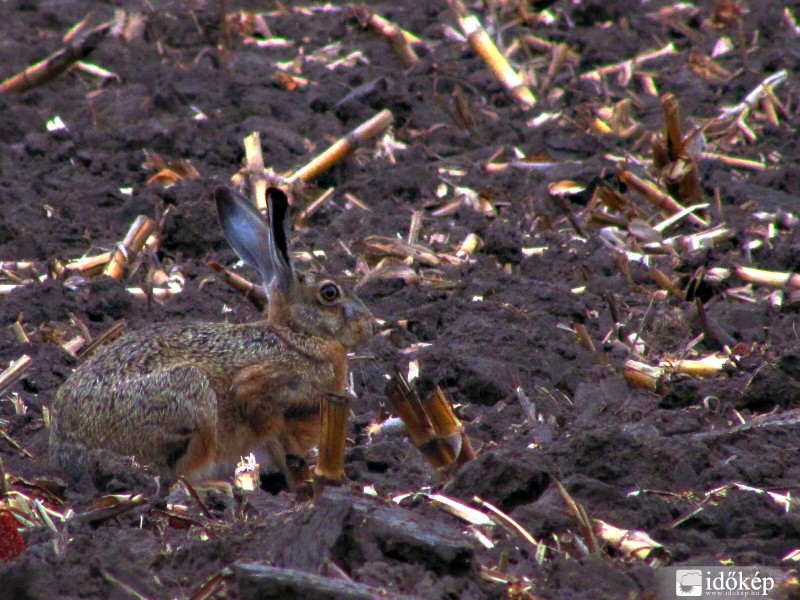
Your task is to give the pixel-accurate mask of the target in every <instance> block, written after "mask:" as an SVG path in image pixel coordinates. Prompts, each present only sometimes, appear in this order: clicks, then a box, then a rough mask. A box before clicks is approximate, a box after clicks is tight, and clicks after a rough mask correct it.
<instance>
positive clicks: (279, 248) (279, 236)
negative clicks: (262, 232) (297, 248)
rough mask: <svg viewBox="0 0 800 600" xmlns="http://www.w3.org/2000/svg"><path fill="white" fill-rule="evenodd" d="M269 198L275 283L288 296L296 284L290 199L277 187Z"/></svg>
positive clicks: (271, 191)
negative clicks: (292, 251)
mask: <svg viewBox="0 0 800 600" xmlns="http://www.w3.org/2000/svg"><path fill="white" fill-rule="evenodd" d="M267 198H268V200H269V229H270V234H271V237H272V244H271V248H270V250H271V252H272V262H273V265H274V267H275V280H274V282H275V284H276V285H277V286H278V289H279V290H281V291H282V292H283V293H284V294H286V295H288V294H289V292H290V291H291V289H292V286H293V285H294V282H295V275H294V266H293V265H292V257H291V254H289V199H288V198H287V197H286V194H285V193H284V192H283V190H280V189H278V188H275V187H271V188H268V189H267Z"/></svg>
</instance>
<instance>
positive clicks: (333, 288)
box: [319, 281, 341, 302]
mask: <svg viewBox="0 0 800 600" xmlns="http://www.w3.org/2000/svg"><path fill="white" fill-rule="evenodd" d="M319 295H320V298H322V299H323V300H324V301H325V302H333V301H334V300H337V299H338V298H339V296H340V295H341V290H340V289H339V286H338V285H336V284H335V283H333V282H331V281H328V282H326V283H323V284H322V285H321V286H319Z"/></svg>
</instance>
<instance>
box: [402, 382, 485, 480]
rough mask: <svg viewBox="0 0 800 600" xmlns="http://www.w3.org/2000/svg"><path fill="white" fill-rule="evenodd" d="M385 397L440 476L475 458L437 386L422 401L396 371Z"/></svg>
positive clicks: (458, 422) (459, 425) (456, 419)
mask: <svg viewBox="0 0 800 600" xmlns="http://www.w3.org/2000/svg"><path fill="white" fill-rule="evenodd" d="M386 396H387V398H388V399H389V402H390V403H391V405H392V407H393V408H394V409H395V411H396V412H397V414H398V415H399V416H400V418H401V419H402V421H403V424H404V425H405V427H406V431H407V432H408V437H409V439H410V440H411V443H412V444H414V446H416V447H417V448H418V449H419V451H420V452H422V454H423V456H425V458H426V459H427V461H428V463H429V464H430V465H431V467H433V468H434V469H436V470H437V471H439V473H440V474H441V475H442V476H443V477H445V478H446V477H448V476H449V475H450V473H451V472H452V471H453V470H455V469H457V468H458V467H460V466H461V465H463V464H464V463H467V462H469V461H471V460H473V459H474V458H475V450H474V449H473V448H472V443H471V442H470V440H469V437H468V436H467V434H466V432H465V431H464V427H463V425H462V424H461V421H459V419H458V417H456V415H455V413H454V412H453V408H452V406H451V405H450V401H449V400H448V399H447V397H446V396H445V394H444V392H443V391H442V389H441V388H439V387H438V386H437V387H436V389H435V390H434V391H433V392H432V393H431V394H430V396H428V397H427V398H426V399H425V400H424V401H420V399H419V397H418V396H417V393H416V392H415V391H414V390H413V389H412V388H411V386H410V385H409V384H408V381H406V379H405V378H404V377H403V376H402V375H400V374H396V375H395V376H394V377H393V378H392V380H391V381H390V382H389V384H388V386H387V388H386Z"/></svg>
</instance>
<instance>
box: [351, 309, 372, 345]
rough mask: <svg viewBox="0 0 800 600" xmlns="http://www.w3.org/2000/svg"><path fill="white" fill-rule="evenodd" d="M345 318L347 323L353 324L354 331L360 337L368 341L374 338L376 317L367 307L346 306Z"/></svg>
mask: <svg viewBox="0 0 800 600" xmlns="http://www.w3.org/2000/svg"><path fill="white" fill-rule="evenodd" d="M345 318H346V320H347V321H349V322H351V323H353V325H354V328H353V329H354V330H355V331H356V334H357V335H358V337H359V338H360V339H362V340H366V339H368V338H370V337H372V325H373V323H374V322H375V317H373V316H372V313H371V312H369V309H367V307H365V306H351V305H349V306H346V307H345Z"/></svg>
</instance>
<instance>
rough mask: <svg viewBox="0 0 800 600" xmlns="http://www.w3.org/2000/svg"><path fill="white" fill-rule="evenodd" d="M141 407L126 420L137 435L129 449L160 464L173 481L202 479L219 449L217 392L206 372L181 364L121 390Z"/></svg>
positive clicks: (165, 474) (210, 471)
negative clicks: (182, 476)
mask: <svg viewBox="0 0 800 600" xmlns="http://www.w3.org/2000/svg"><path fill="white" fill-rule="evenodd" d="M122 393H123V394H124V395H126V396H135V397H137V398H138V399H140V400H139V402H134V404H135V405H137V406H139V407H140V409H139V410H136V411H134V412H135V414H134V415H131V417H132V418H131V419H130V422H129V423H128V424H127V425H126V429H127V437H130V436H135V441H134V442H133V443H132V444H131V445H130V446H131V447H130V448H129V452H128V453H130V454H134V455H135V456H137V457H138V458H140V459H141V460H142V461H144V462H147V463H150V464H152V465H153V466H155V467H156V468H158V469H160V470H161V471H162V472H163V474H164V476H165V477H166V478H167V479H168V480H174V479H175V478H177V477H178V476H180V475H185V476H187V477H189V478H191V479H202V478H204V477H206V476H207V475H210V474H211V473H212V471H213V468H214V462H215V459H216V451H217V395H216V393H215V392H214V389H213V388H212V387H211V382H210V381H209V380H208V377H207V376H206V374H205V373H204V372H203V371H202V370H200V369H198V368H197V367H195V366H193V365H185V364H184V365H176V366H173V367H171V368H168V369H162V370H160V371H156V372H153V373H150V374H148V375H146V376H144V377H141V378H138V379H136V380H135V381H132V382H130V383H129V385H128V386H126V388H125V389H124V391H122Z"/></svg>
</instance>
